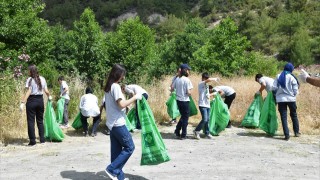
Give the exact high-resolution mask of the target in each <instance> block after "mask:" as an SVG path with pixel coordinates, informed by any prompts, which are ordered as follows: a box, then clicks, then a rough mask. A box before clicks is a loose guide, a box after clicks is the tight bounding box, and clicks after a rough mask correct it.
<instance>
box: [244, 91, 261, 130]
mask: <svg viewBox="0 0 320 180" xmlns="http://www.w3.org/2000/svg"><path fill="white" fill-rule="evenodd" d="M262 105H263V99H262V96H261V95H260V94H258V95H255V96H254V100H253V101H252V103H251V105H250V106H249V109H248V110H247V113H246V115H245V116H244V118H243V120H242V122H241V125H240V126H243V127H255V128H256V127H259V118H260V112H261V109H262Z"/></svg>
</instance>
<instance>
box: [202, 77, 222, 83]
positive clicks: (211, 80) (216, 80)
mask: <svg viewBox="0 0 320 180" xmlns="http://www.w3.org/2000/svg"><path fill="white" fill-rule="evenodd" d="M218 81H220V78H218V77H216V78H208V79H206V80H204V82H205V83H209V82H218Z"/></svg>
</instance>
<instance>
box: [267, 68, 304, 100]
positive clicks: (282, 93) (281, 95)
mask: <svg viewBox="0 0 320 180" xmlns="http://www.w3.org/2000/svg"><path fill="white" fill-rule="evenodd" d="M279 76H280V74H278V75H277V78H276V79H275V81H274V83H273V88H275V90H277V93H276V100H277V103H278V102H295V101H296V96H297V95H298V93H299V85H298V82H297V80H296V79H295V78H294V77H293V76H292V75H291V74H287V75H286V87H285V88H282V86H281V85H280V84H278V79H279Z"/></svg>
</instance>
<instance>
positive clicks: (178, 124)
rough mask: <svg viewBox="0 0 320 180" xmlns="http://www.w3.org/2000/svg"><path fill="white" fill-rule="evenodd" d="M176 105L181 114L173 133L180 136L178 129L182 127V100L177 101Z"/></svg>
mask: <svg viewBox="0 0 320 180" xmlns="http://www.w3.org/2000/svg"><path fill="white" fill-rule="evenodd" d="M177 105H178V109H179V112H180V114H181V117H180V120H179V122H178V123H177V125H176V129H175V131H174V133H175V134H176V136H177V137H180V136H181V134H180V130H181V128H182V101H177Z"/></svg>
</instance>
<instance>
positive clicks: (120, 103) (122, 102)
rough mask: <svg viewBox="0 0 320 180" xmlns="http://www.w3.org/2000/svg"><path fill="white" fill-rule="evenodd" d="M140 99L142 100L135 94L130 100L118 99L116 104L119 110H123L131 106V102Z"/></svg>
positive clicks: (140, 96)
mask: <svg viewBox="0 0 320 180" xmlns="http://www.w3.org/2000/svg"><path fill="white" fill-rule="evenodd" d="M141 99H142V95H141V94H136V95H134V96H133V97H132V98H130V99H127V100H124V99H122V98H119V99H118V100H117V101H116V102H117V104H118V106H119V107H120V108H121V109H123V108H125V107H127V106H129V105H130V104H132V103H133V102H135V101H136V100H141Z"/></svg>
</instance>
